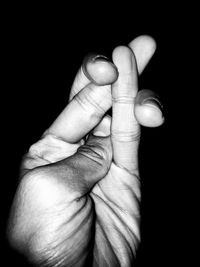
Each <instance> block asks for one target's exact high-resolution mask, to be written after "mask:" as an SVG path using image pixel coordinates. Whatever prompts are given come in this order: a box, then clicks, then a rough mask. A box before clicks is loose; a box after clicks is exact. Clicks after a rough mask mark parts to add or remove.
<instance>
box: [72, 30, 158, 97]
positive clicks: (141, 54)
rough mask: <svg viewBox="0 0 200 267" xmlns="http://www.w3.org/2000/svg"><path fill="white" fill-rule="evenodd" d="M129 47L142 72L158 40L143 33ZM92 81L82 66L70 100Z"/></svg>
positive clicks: (139, 70) (139, 71)
mask: <svg viewBox="0 0 200 267" xmlns="http://www.w3.org/2000/svg"><path fill="white" fill-rule="evenodd" d="M129 47H130V48H131V49H132V51H133V53H134V54H135V57H136V61H137V68H138V73H139V74H141V73H142V72H143V70H144V69H145V67H146V65H147V64H148V62H149V61H150V59H151V58H152V56H153V54H154V52H155V50H156V42H155V40H154V39H153V38H152V37H151V36H148V35H141V36H138V37H136V38H135V39H133V40H132V41H131V42H130V43H129ZM90 56H91V55H90ZM98 57H99V58H101V57H103V58H105V56H98ZM85 60H87V56H86V58H85V59H84V62H85ZM90 82H91V80H90V79H89V78H88V76H87V75H85V72H84V71H83V68H82V67H81V68H80V69H79V70H78V73H77V75H76V77H75V80H74V83H73V85H72V88H71V93H70V97H69V100H71V99H72V98H73V97H74V95H76V94H77V93H78V92H79V91H80V90H82V88H84V87H85V86H86V85H87V84H89V83H90Z"/></svg>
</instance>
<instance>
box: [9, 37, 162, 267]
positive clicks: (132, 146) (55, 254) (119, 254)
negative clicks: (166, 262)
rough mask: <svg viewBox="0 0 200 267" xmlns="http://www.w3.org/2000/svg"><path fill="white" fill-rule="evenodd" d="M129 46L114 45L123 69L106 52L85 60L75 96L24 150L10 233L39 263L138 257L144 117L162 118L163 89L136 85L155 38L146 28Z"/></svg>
mask: <svg viewBox="0 0 200 267" xmlns="http://www.w3.org/2000/svg"><path fill="white" fill-rule="evenodd" d="M129 47H130V48H128V47H117V48H116V49H115V50H114V51H113V62H114V64H115V66H116V67H117V70H118V73H117V71H116V68H115V66H113V65H112V64H110V63H109V62H105V61H102V59H99V60H98V61H95V62H92V61H91V60H89V61H88V60H87V61H85V62H84V68H80V70H79V72H78V74H77V76H76V78H75V81H74V84H73V86H72V90H71V94H70V101H69V104H68V105H67V107H66V108H65V109H64V111H63V112H62V113H61V115H60V116H59V117H58V118H57V119H56V121H55V122H54V123H53V124H52V125H51V126H50V128H49V129H48V130H47V131H46V132H45V133H44V135H43V136H42V138H41V140H39V141H38V142H37V143H36V144H34V145H32V146H31V148H30V149H29V152H28V153H27V155H25V157H24V161H23V164H22V179H21V182H20V185H19V188H18V191H17V193H16V197H15V199H14V202H13V208H12V212H11V217H10V223H9V227H8V235H9V238H10V242H11V243H12V244H13V246H15V247H16V248H17V249H18V250H20V251H21V252H22V253H24V254H26V255H27V257H28V258H29V259H30V260H31V261H33V262H35V263H36V264H38V265H40V264H41V265H42V266H84V265H86V264H88V263H87V260H88V258H90V257H91V256H92V257H91V260H92V263H93V265H94V266H130V265H131V262H132V260H133V256H134V255H135V253H136V248H137V245H138V242H139V240H140V233H139V218H140V214H139V201H140V180H139V172H138V157H137V151H138V144H139V136H140V127H139V123H140V124H143V125H145V126H158V125H160V124H162V123H163V118H162V112H161V111H160V109H159V107H158V105H155V102H156V103H157V98H156V96H155V95H153V93H152V92H151V91H147V90H146V91H141V92H140V93H138V92H137V91H138V83H137V78H138V77H137V69H138V72H139V73H141V72H142V70H143V69H144V67H145V66H146V64H147V63H148V61H149V59H150V58H151V56H152V55H153V53H154V50H155V43H154V41H153V40H152V39H151V38H149V37H145V36H144V37H139V38H136V39H135V40H134V41H132V42H131V43H130V45H129ZM133 52H134V53H133ZM134 54H135V56H134ZM135 58H136V60H135ZM136 61H137V65H136ZM83 70H84V71H83ZM101 70H102V71H101ZM105 70H106V71H105ZM88 72H89V73H88ZM102 73H103V76H102ZM85 74H86V75H85ZM117 76H118V77H117ZM102 77H103V78H102ZM88 78H89V79H88ZM91 80H92V81H93V82H91ZM112 82H114V83H113V84H112V85H111V83H112ZM111 87H112V88H111ZM111 106H112V114H113V115H112V118H111V117H109V116H108V115H106V116H105V113H106V111H107V110H108V109H109V108H110V107H111ZM86 266H88V265H86Z"/></svg>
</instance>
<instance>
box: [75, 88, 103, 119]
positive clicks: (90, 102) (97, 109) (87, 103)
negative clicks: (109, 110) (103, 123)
mask: <svg viewBox="0 0 200 267" xmlns="http://www.w3.org/2000/svg"><path fill="white" fill-rule="evenodd" d="M94 91H95V90H94V86H93V85H92V84H89V85H88V86H87V90H83V91H81V93H80V94H78V95H77V96H76V97H75V98H74V99H75V100H76V101H77V102H78V103H79V105H80V106H81V107H82V108H83V109H84V110H85V111H87V113H89V112H90V113H91V115H94V114H95V115H97V116H102V115H103V114H104V113H105V112H106V110H105V109H104V108H103V107H102V105H100V102H101V101H99V102H97V101H96V99H98V97H95V93H94Z"/></svg>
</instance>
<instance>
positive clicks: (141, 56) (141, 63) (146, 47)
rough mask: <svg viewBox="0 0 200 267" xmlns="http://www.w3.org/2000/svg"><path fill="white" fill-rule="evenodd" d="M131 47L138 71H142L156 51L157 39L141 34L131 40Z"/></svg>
mask: <svg viewBox="0 0 200 267" xmlns="http://www.w3.org/2000/svg"><path fill="white" fill-rule="evenodd" d="M129 47H130V48H131V49H132V51H133V52H134V54H135V57H136V60H137V67H138V72H139V73H142V71H143V70H144V68H145V67H146V65H147V64H148V62H149V61H150V59H151V58H152V56H153V55H154V53H155V51H156V47H157V44H156V41H155V40H154V39H153V37H151V36H149V35H141V36H138V37H136V38H135V39H134V40H133V41H131V42H130V43H129Z"/></svg>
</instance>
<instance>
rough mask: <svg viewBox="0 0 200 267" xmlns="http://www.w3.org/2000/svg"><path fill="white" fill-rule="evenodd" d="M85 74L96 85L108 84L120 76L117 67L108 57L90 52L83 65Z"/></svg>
mask: <svg viewBox="0 0 200 267" xmlns="http://www.w3.org/2000/svg"><path fill="white" fill-rule="evenodd" d="M82 69H83V72H84V74H85V76H86V77H87V78H88V79H89V80H90V81H91V82H92V83H94V84H96V85H100V86H103V85H108V84H112V83H114V82H115V81H116V80H117V78H118V70H117V67H116V66H115V65H114V64H113V63H112V62H111V60H109V59H108V58H107V57H105V56H102V55H95V54H89V55H87V56H86V57H85V59H84V61H83V65H82Z"/></svg>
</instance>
